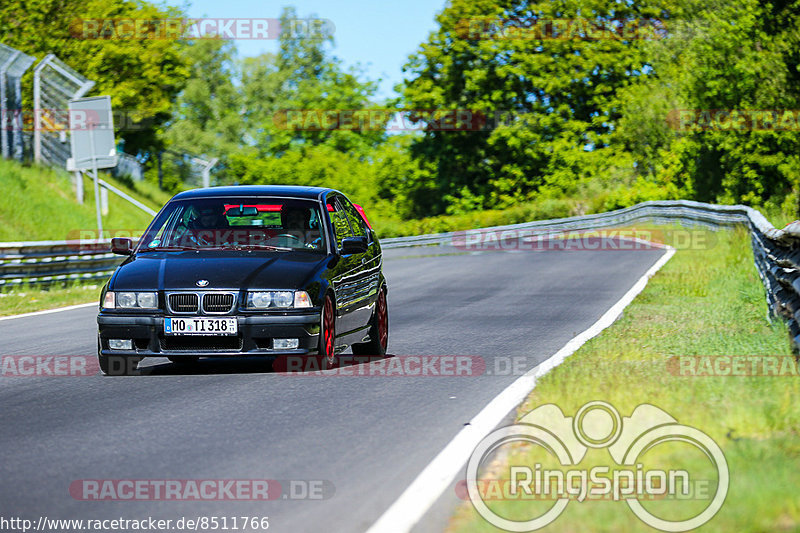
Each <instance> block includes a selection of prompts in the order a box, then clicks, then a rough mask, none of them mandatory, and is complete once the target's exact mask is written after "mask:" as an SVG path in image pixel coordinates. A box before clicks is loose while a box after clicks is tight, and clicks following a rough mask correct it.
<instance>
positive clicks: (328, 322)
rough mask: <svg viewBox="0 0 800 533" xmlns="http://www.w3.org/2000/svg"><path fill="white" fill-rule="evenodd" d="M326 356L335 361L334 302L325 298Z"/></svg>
mask: <svg viewBox="0 0 800 533" xmlns="http://www.w3.org/2000/svg"><path fill="white" fill-rule="evenodd" d="M325 357H327V358H328V360H329V361H333V304H331V299H330V298H326V299H325Z"/></svg>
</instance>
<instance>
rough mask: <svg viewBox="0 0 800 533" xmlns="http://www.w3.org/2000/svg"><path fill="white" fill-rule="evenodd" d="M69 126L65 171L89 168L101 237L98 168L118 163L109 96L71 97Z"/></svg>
mask: <svg viewBox="0 0 800 533" xmlns="http://www.w3.org/2000/svg"><path fill="white" fill-rule="evenodd" d="M69 128H70V133H71V135H70V147H71V149H72V157H71V158H69V159H68V160H67V170H69V171H84V170H92V173H93V176H94V203H95V211H96V214H97V232H98V235H97V238H98V239H102V238H103V219H102V214H101V211H102V209H101V205H100V203H101V202H100V185H99V182H98V176H97V169H99V168H113V167H115V166H117V145H116V142H115V141H114V117H113V116H112V114H111V97H110V96H95V97H92V98H78V99H75V100H70V102H69ZM81 179H83V178H81Z"/></svg>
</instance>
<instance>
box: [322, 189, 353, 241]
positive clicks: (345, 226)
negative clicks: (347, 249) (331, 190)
mask: <svg viewBox="0 0 800 533" xmlns="http://www.w3.org/2000/svg"><path fill="white" fill-rule="evenodd" d="M328 214H329V215H330V217H331V224H332V225H333V233H334V236H335V237H336V247H337V248H341V247H342V239H344V238H345V237H352V236H353V233H352V232H351V231H350V223H349V222H348V221H347V213H346V212H345V211H344V209H342V206H341V204H340V203H339V201H338V199H337V198H329V199H328Z"/></svg>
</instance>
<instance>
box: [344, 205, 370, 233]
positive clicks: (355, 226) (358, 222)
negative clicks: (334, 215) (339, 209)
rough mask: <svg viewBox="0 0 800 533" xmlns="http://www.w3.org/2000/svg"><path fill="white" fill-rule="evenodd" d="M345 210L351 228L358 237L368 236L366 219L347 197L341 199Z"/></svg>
mask: <svg viewBox="0 0 800 533" xmlns="http://www.w3.org/2000/svg"><path fill="white" fill-rule="evenodd" d="M341 202H342V206H343V207H344V212H345V213H346V214H347V220H348V221H349V222H350V228H351V229H352V230H353V234H354V235H355V236H356V237H366V236H367V229H366V227H365V226H364V219H363V218H361V215H359V214H358V211H357V210H356V208H355V207H353V204H351V203H350V201H349V200H347V199H341Z"/></svg>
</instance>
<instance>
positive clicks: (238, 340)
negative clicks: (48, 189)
mask: <svg viewBox="0 0 800 533" xmlns="http://www.w3.org/2000/svg"><path fill="white" fill-rule="evenodd" d="M159 342H160V344H161V351H165V352H219V351H236V352H241V351H242V337H241V336H239V335H237V336H235V337H234V336H231V337H224V336H213V335H180V336H175V337H171V336H165V337H160V338H159Z"/></svg>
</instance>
